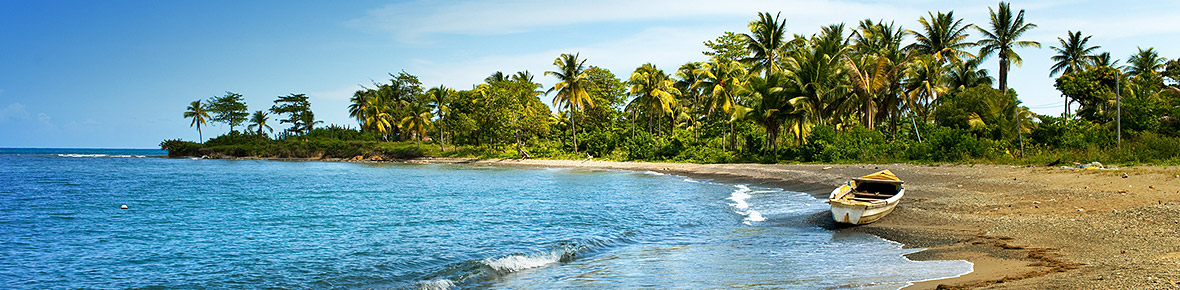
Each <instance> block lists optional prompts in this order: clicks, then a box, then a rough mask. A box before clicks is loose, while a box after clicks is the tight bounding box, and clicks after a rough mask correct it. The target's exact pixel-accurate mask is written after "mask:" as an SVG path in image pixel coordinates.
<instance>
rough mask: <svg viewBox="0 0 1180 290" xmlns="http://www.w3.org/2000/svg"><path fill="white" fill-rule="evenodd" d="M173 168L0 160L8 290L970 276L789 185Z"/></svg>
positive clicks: (793, 282)
mask: <svg viewBox="0 0 1180 290" xmlns="http://www.w3.org/2000/svg"><path fill="white" fill-rule="evenodd" d="M164 155H166V152H164V151H161V150H152V149H144V150H139V149H0V288H5V289H485V288H486V289H569V288H593V289H604V288H605V289H617V288H623V289H634V288H644V289H647V288H676V289H715V288H742V289H748V288H755V289H757V288H774V289H898V288H900V287H904V286H906V285H908V284H909V283H911V282H914V281H924V280H930V279H938V278H945V277H954V276H958V275H962V274H965V273H969V272H970V271H971V270H972V264H971V263H969V262H966V261H912V260H909V259H907V258H905V257H904V256H903V255H905V254H908V253H912V252H915V251H918V250H920V249H903V247H902V246H903V245H901V244H898V243H896V242H891V241H887V240H884V239H881V238H878V237H876V236H872V235H868V234H862V233H851V232H848V231H840V230H830V229H826V228H824V227H822V226H820V225H819V222H817V221H818V220H820V219H822V218H825V217H826V216H825V214H826V212H827V205H826V204H825V203H824V200H821V199H817V198H816V197H814V196H812V195H809V194H805V193H800V192H792V191H785V190H782V189H777V188H766V187H758V186H752V185H746V184H735V183H727V182H721V181H713V180H705V179H694V178H688V177H684V176H675V175H666V174H663V173H657V172H631V171H614V170H588V169H554V168H543V169H535V168H500V167H483V166H471V165H437V164H435V165H431V164H426V165H423V164H395V163H382V164H366V163H342V162H312V161H259V160H204V159H195V158H165V156H164ZM124 205H125V206H126V207H127V208H126V209H122V208H121V207H122V206H124ZM902 206H904V204H903V205H902Z"/></svg>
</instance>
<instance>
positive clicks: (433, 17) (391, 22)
mask: <svg viewBox="0 0 1180 290" xmlns="http://www.w3.org/2000/svg"><path fill="white" fill-rule="evenodd" d="M910 10H911V9H909V8H906V7H905V6H900V5H886V4H866V3H854V2H844V1H806V0H791V1H772V0H738V1H727V2H725V3H721V2H717V1H712V0H682V1H675V0H657V1H630V0H605V1H540V0H516V1H453V2H437V1H424V0H419V1H407V2H402V3H395V4H390V5H387V6H384V7H381V8H377V9H373V10H370V11H368V13H367V14H366V16H365V17H362V18H359V19H354V20H352V21H349V22H348V24H350V25H353V26H357V27H364V28H375V29H379V30H383V31H389V32H392V33H394V35H396V36H397V38H399V39H400V40H402V41H406V42H413V41H417V40H420V38H421V37H423V36H427V35H437V34H455V35H504V34H514V33H524V32H534V31H541V30H551V29H555V28H559V27H562V26H568V25H577V24H593V23H605V22H635V21H645V22H647V21H670V20H696V21H701V20H708V19H710V18H712V17H728V16H737V17H752V16H753V15H754V13H756V12H758V11H772V12H774V11H782V13H783V16H786V17H789V18H788V19H821V18H826V19H829V20H830V19H849V18H848V15H856V16H865V17H867V16H869V15H873V14H878V15H881V14H885V15H889V14H893V13H892V12H899V11H910ZM840 15H844V16H841V17H838V18H837V16H840ZM850 19H857V18H850Z"/></svg>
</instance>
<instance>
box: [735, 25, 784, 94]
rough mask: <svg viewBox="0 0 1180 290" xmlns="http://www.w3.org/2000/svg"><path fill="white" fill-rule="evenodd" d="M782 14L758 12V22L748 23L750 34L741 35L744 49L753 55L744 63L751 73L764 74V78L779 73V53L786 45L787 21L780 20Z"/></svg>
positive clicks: (780, 69) (780, 68)
mask: <svg viewBox="0 0 1180 290" xmlns="http://www.w3.org/2000/svg"><path fill="white" fill-rule="evenodd" d="M779 16H782V13H781V12H780V13H778V14H776V15H775V16H774V17H771V16H770V12H759V13H758V20H754V21H750V25H749V27H750V33H744V34H742V40H743V41H744V42H745V43H746V49H748V50H749V51H750V52H751V53H753V54H754V56H753V57H750V58H747V59H746V60H745V61H746V62H748V63H749V64H750V65H751V69H750V70H751V71H754V72H765V73H766V78H769V77H770V74H771V73H773V72H781V71H782V67H781V66H780V65H779V62H780V61H781V60H780V59H779V57H780V56H779V52H780V50H782V49H783V47H785V46H786V45H787V21H786V20H780V19H779Z"/></svg>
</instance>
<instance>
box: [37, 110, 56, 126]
mask: <svg viewBox="0 0 1180 290" xmlns="http://www.w3.org/2000/svg"><path fill="white" fill-rule="evenodd" d="M37 122H40V123H41V125H42V126H45V128H48V129H57V126H55V125H53V118H50V117H49V115H47V114H45V113H37Z"/></svg>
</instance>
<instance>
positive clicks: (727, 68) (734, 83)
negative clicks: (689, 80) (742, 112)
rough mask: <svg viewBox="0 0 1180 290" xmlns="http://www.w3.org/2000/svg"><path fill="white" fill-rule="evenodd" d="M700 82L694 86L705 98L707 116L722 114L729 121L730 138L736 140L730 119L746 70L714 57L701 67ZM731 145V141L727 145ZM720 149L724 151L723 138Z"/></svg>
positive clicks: (736, 63) (738, 65) (724, 143)
mask: <svg viewBox="0 0 1180 290" xmlns="http://www.w3.org/2000/svg"><path fill="white" fill-rule="evenodd" d="M700 70H701V71H700V72H698V74H700V80H698V81H697V83H696V84H695V86H696V87H699V88H700V89H701V93H702V94H704V95H705V97H706V104H707V105H706V107H707V108H708V114H709V115H712V114H713V113H714V112H721V113H724V115H725V116H729V117H726V118H725V120H726V121H729V122H727V123H729V135H730V136H731V137H732V138H737V137H736V135H735V134H736V133H735V132H734V128H733V122H732V121H733V120H734V118H731V117H732V116H733V114H734V112H735V109H736V108H737V107H739V105H738V99H737V96H738V95H737V91H738V89H739V88H741V86H742V79H744V78H745V77H746V69H745V68H743V67H742V64H741V63H739V62H737V61H736V60H723V59H721V58H718V57H714V58H713V59H712V60H710V61H709V62H708V63H705V64H704V66H702V67H701V69H700ZM729 144H732V141H731V142H730V143H729ZM721 149H722V150H726V142H725V138H722V141H721Z"/></svg>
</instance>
